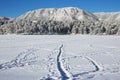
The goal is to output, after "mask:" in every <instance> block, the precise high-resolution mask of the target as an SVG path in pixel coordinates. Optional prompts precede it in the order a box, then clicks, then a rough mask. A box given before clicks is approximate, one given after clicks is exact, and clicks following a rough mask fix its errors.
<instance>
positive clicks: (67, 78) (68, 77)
mask: <svg viewBox="0 0 120 80" xmlns="http://www.w3.org/2000/svg"><path fill="white" fill-rule="evenodd" d="M62 48H63V45H61V47H60V48H59V54H58V55H57V68H58V70H59V72H60V74H61V77H62V80H72V76H71V74H70V73H69V72H68V71H67V70H66V69H65V68H64V66H63V63H62V61H61V55H62Z"/></svg>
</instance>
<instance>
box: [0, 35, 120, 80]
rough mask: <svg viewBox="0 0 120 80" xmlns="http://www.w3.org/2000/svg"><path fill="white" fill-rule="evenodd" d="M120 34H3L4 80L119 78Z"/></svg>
mask: <svg viewBox="0 0 120 80" xmlns="http://www.w3.org/2000/svg"><path fill="white" fill-rule="evenodd" d="M119 53H120V37H119V36H93V35H1V36H0V80H27V79H28V80H119V79H120V76H119V75H120V55H119Z"/></svg>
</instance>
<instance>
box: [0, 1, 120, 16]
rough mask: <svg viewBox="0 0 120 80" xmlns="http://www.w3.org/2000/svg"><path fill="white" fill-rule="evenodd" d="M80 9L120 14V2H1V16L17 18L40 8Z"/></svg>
mask: <svg viewBox="0 0 120 80" xmlns="http://www.w3.org/2000/svg"><path fill="white" fill-rule="evenodd" d="M54 7H55V8H61V7H78V8H81V9H83V10H87V11H89V12H116V11H119V12H120V0H0V16H6V17H13V18H16V17H18V16H20V15H21V14H23V13H25V12H27V11H30V10H35V9H39V8H54Z"/></svg>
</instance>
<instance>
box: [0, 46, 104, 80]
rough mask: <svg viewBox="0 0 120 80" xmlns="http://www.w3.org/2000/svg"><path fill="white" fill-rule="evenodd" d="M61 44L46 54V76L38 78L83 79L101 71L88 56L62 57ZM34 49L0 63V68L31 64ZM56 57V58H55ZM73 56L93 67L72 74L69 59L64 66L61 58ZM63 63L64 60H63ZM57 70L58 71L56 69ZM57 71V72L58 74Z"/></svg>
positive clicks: (56, 79) (44, 79) (49, 79)
mask: <svg viewBox="0 0 120 80" xmlns="http://www.w3.org/2000/svg"><path fill="white" fill-rule="evenodd" d="M63 47H64V46H63V44H62V45H61V46H60V47H59V49H58V52H57V53H54V52H52V53H51V54H49V55H48V56H47V58H48V59H47V58H46V59H47V61H46V62H47V63H49V64H46V66H47V67H48V72H49V73H48V75H47V77H43V78H42V79H40V80H81V79H82V80H84V79H91V78H93V77H94V76H95V75H96V72H98V71H102V70H103V69H102V67H101V66H99V65H98V63H97V62H96V61H95V60H93V59H92V58H90V57H88V56H72V57H65V58H62V55H64V54H63ZM36 51H37V50H36V49H28V50H27V51H24V52H21V53H20V54H18V56H17V57H16V58H15V59H13V60H11V61H10V62H6V63H3V64H0V70H2V69H10V68H13V67H23V66H25V65H32V64H34V63H36V62H37V56H36V55H35V52H36ZM55 57H56V58H55ZM72 58H73V59H74V58H82V59H86V60H88V61H89V63H90V64H91V65H93V67H94V69H93V70H90V71H84V72H80V73H77V74H72V73H71V72H70V68H69V66H71V65H69V60H68V61H67V66H68V67H65V66H64V64H63V60H64V61H66V60H67V59H72ZM64 63H65V62H64ZM57 70H58V71H57ZM58 73H59V74H58Z"/></svg>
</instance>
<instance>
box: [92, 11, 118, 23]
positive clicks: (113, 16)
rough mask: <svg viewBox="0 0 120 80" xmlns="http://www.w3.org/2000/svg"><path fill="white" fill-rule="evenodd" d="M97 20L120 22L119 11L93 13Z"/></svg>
mask: <svg viewBox="0 0 120 80" xmlns="http://www.w3.org/2000/svg"><path fill="white" fill-rule="evenodd" d="M94 15H96V16H97V17H98V18H99V20H101V21H107V22H116V21H117V22H120V12H106V13H105V12H100V13H94Z"/></svg>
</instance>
